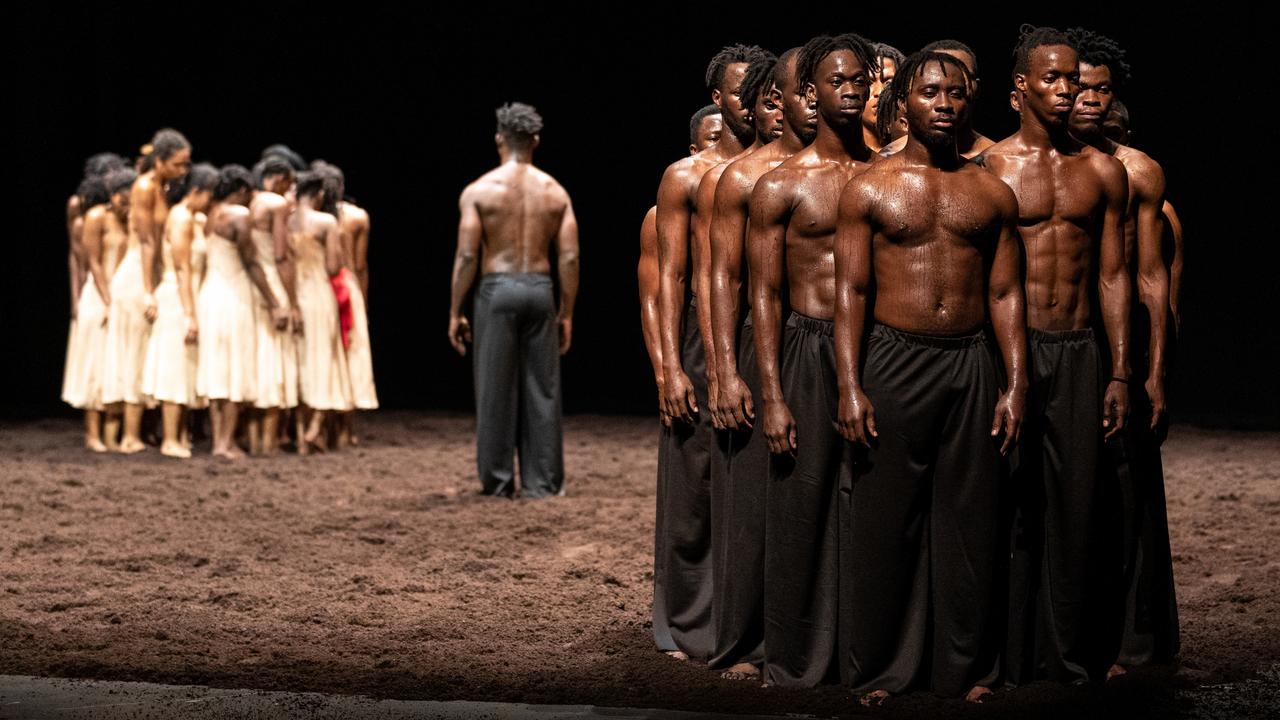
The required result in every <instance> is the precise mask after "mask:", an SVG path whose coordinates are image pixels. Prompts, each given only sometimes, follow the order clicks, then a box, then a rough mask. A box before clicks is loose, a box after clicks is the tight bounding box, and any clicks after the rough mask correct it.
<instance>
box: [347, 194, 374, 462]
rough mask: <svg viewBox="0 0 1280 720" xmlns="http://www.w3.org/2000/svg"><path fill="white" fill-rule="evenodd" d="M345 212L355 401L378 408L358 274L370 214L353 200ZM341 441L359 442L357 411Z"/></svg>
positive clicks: (363, 407) (363, 406) (360, 407)
mask: <svg viewBox="0 0 1280 720" xmlns="http://www.w3.org/2000/svg"><path fill="white" fill-rule="evenodd" d="M338 208H339V210H340V211H341V212H340V217H339V223H340V225H341V227H342V244H343V265H344V267H343V268H342V272H341V273H340V278H341V282H342V284H343V285H344V286H346V289H347V297H348V298H349V302H350V305H351V329H350V330H349V331H348V332H347V338H346V340H347V341H346V349H347V368H348V370H349V371H350V373H351V403H352V405H353V406H354V407H355V409H357V410H377V409H378V389H377V386H376V385H375V384H374V382H373V351H372V349H371V347H370V345H369V317H368V314H367V312H366V309H365V302H364V292H363V291H362V290H361V288H360V281H359V279H358V278H357V277H356V274H355V272H354V271H353V268H354V267H355V260H356V258H355V253H356V252H357V248H356V242H355V235H356V234H357V233H363V234H364V236H365V238H366V239H367V238H368V232H369V230H368V222H369V219H368V214H367V213H366V212H365V211H364V209H363V208H360V207H359V206H357V205H354V204H352V203H349V202H342V203H339V204H338ZM338 438H339V444H342V443H343V442H344V441H345V442H349V443H356V442H358V436H357V434H356V432H355V418H354V417H353V413H348V414H347V415H346V416H345V422H343V423H342V429H341V431H340V432H339V435H338Z"/></svg>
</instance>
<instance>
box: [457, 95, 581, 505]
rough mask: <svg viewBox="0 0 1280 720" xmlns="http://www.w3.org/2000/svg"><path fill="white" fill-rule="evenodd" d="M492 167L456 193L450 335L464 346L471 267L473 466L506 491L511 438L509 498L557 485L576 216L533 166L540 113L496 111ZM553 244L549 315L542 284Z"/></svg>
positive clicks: (553, 490) (490, 489) (494, 489)
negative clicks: (555, 281) (556, 291)
mask: <svg viewBox="0 0 1280 720" xmlns="http://www.w3.org/2000/svg"><path fill="white" fill-rule="evenodd" d="M497 115H498V133H497V135H496V136H495V138H494V139H495V141H496V142H497V145H498V156H499V157H500V158H501V159H502V164H501V165H499V166H498V167H497V168H496V169H494V170H490V171H489V172H487V173H485V174H484V175H482V176H481V177H480V178H479V179H478V180H476V181H475V182H473V183H471V184H470V185H468V186H467V187H466V189H465V190H463V191H462V198H461V199H460V201H459V205H460V210H461V213H462V219H461V221H460V222H459V223H458V251H457V254H456V255H455V257H454V263H453V298H452V303H451V305H450V307H449V342H450V343H451V344H452V345H453V347H454V349H455V350H457V351H458V353H459V354H461V355H465V354H466V352H467V348H466V344H467V343H468V342H471V341H472V327H471V322H470V321H469V320H468V319H467V318H466V317H465V316H464V315H463V314H462V305H463V301H464V300H465V299H466V296H467V293H468V292H469V291H470V290H471V285H472V283H473V281H474V280H475V277H476V267H477V262H478V263H479V264H480V267H481V278H480V283H479V287H478V288H477V289H476V297H475V307H474V316H475V340H474V341H475V346H476V357H475V384H476V466H477V469H478V470H479V472H480V482H481V484H482V486H483V492H484V493H485V494H486V495H499V496H507V497H510V496H512V495H514V494H515V492H516V484H515V473H514V472H513V468H512V455H513V454H514V453H515V452H516V438H517V436H518V437H519V441H520V444H519V455H520V494H521V495H522V496H524V497H548V496H551V495H559V494H561V493H562V492H563V490H562V487H561V486H562V484H563V482H564V457H563V450H564V449H563V442H562V438H561V431H560V355H562V354H564V353H565V352H567V351H568V350H569V343H570V341H571V339H572V337H573V303H574V300H575V299H576V297H577V294H578V221H577V220H576V219H575V218H574V215H573V204H572V203H571V202H570V201H569V194H568V193H567V192H565V189H564V188H563V187H561V186H560V183H558V182H556V180H555V179H554V178H552V177H551V176H550V175H548V174H546V173H545V172H543V171H541V170H539V169H538V168H536V167H534V166H533V150H534V148H536V147H537V146H538V140H539V138H538V133H539V132H540V131H541V130H542V117H541V116H539V115H538V112H537V111H536V110H534V109H533V108H532V107H530V106H529V105H525V104H523V103H508V104H506V105H503V106H502V107H500V108H498V111H497ZM552 243H554V244H555V250H556V258H557V261H558V268H557V270H558V273H559V281H560V307H559V310H558V311H557V309H556V303H555V298H554V296H553V291H552V283H551V259H550V249H551V245H552Z"/></svg>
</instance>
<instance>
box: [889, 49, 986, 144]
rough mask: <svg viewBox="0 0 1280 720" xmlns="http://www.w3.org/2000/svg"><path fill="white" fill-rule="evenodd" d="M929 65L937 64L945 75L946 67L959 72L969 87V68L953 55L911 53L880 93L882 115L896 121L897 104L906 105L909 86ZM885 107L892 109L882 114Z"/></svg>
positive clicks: (922, 52) (909, 91) (924, 51)
mask: <svg viewBox="0 0 1280 720" xmlns="http://www.w3.org/2000/svg"><path fill="white" fill-rule="evenodd" d="M929 63H937V64H938V66H939V67H940V68H941V69H942V71H943V72H944V73H945V72H946V71H947V70H946V67H944V66H946V65H950V66H951V67H953V68H955V69H956V70H958V71H960V77H962V78H964V84H965V87H966V88H967V87H968V86H969V81H970V76H969V68H968V67H966V66H965V64H964V61H962V60H961V59H960V58H958V57H956V56H954V55H948V54H947V53H942V52H934V51H931V50H920V51H917V52H914V53H911V55H909V56H908V57H907V58H906V59H905V60H903V61H902V64H901V65H900V66H898V74H897V75H894V76H893V80H892V81H890V83H889V86H888V87H886V88H885V89H884V90H882V91H881V92H880V105H879V106H878V107H879V108H880V110H881V113H882V114H890V115H893V120H897V119H898V118H897V116H898V103H904V104H905V103H906V101H907V96H908V95H910V94H911V86H912V85H914V84H915V80H916V78H917V77H919V76H920V74H921V73H923V72H924V69H925V67H926V66H927V65H928V64H929ZM886 107H891V108H893V110H892V111H890V112H889V113H883V111H884V109H885V108H886ZM880 122H881V121H880V117H879V116H877V117H876V131H877V132H880ZM884 128H885V130H892V129H893V124H892V121H890V123H889V124H887V125H885V126H884Z"/></svg>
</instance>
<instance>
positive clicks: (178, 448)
mask: <svg viewBox="0 0 1280 720" xmlns="http://www.w3.org/2000/svg"><path fill="white" fill-rule="evenodd" d="M160 454H161V455H164V456H166V457H172V458H182V459H183V460H185V459H187V458H189V457H191V451H190V450H188V449H187V448H185V447H183V445H182V443H179V442H172V443H164V444H162V445H161V446H160Z"/></svg>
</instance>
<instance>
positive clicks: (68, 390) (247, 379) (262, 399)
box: [62, 129, 377, 458]
mask: <svg viewBox="0 0 1280 720" xmlns="http://www.w3.org/2000/svg"><path fill="white" fill-rule="evenodd" d="M344 185H345V183H344V178H343V174H342V171H341V170H339V169H338V168H337V167H336V166H334V165H332V164H329V163H326V162H324V161H315V162H313V163H312V164H311V165H310V166H308V165H307V164H306V163H305V162H304V161H303V159H302V158H301V157H300V156H298V154H297V153H295V152H293V151H292V150H290V149H289V148H288V147H286V146H283V145H273V146H271V147H269V148H267V149H266V150H264V151H263V153H262V158H261V160H260V161H259V162H258V163H257V164H256V165H255V166H254V167H253V169H252V171H250V170H249V169H247V168H245V167H243V166H240V165H227V166H224V167H222V168H221V169H219V168H215V167H214V166H212V165H208V164H203V163H201V164H196V165H192V164H191V144H190V143H189V142H188V141H187V139H186V138H185V137H184V136H183V135H182V134H181V133H179V132H177V131H175V130H171V129H165V130H160V131H159V132H157V133H156V134H155V137H154V138H153V139H152V141H151V142H150V143H149V144H148V145H146V146H144V147H143V152H142V154H141V156H140V157H139V158H138V159H137V161H136V162H135V163H134V166H133V167H129V166H128V165H127V164H126V162H125V161H124V159H123V158H121V157H120V156H118V155H115V154H112V153H103V154H100V155H95V156H93V157H91V158H90V159H89V161H88V162H87V163H86V166H85V176H84V179H83V180H82V182H81V185H80V187H79V189H78V190H77V192H76V194H75V195H73V196H72V197H71V198H70V199H69V200H68V202H67V231H68V234H69V236H70V240H71V250H70V255H69V258H68V263H69V270H70V275H71V307H72V317H71V332H70V335H69V340H68V344H67V361H66V370H65V373H64V377H63V389H62V397H63V400H65V401H66V402H67V403H69V404H71V405H72V406H73V407H76V408H79V409H82V410H84V413H85V439H84V442H85V446H86V447H87V448H89V449H90V450H94V451H96V452H104V451H107V450H112V451H116V452H121V453H135V452H139V451H141V450H143V449H145V447H146V445H145V444H144V442H143V432H142V427H143V415H144V409H146V408H148V407H156V406H159V407H160V408H161V413H160V415H161V420H162V423H161V426H162V432H161V435H162V440H161V443H160V452H161V453H163V454H165V455H168V456H171V457H179V458H186V457H190V456H191V439H190V433H189V432H188V430H189V428H190V427H191V425H192V423H191V422H190V414H189V413H188V410H191V409H196V408H208V409H209V418H210V425H211V428H212V440H213V454H214V455H217V456H222V457H227V458H237V457H241V456H242V455H243V451H242V449H241V445H243V446H244V447H246V448H247V449H248V450H249V451H250V452H251V453H253V454H273V453H275V452H277V451H278V449H279V447H280V443H281V441H282V438H283V439H285V440H287V439H288V437H289V430H290V429H291V427H290V426H291V425H294V426H295V428H296V435H295V436H294V442H295V443H296V447H297V449H298V452H299V453H308V452H312V451H316V450H324V449H327V448H328V447H329V446H330V443H334V444H338V445H341V444H345V443H349V442H354V441H355V437H354V434H353V432H352V419H353V418H352V414H353V411H354V410H355V409H372V408H376V407H377V392H376V389H375V387H374V383H373V369H372V360H371V356H370V350H369V335H368V323H367V318H366V315H365V307H364V297H365V295H366V293H367V291H368V279H369V278H368V273H367V270H366V262H365V258H366V256H367V247H368V238H369V215H368V213H367V212H365V211H364V210H363V209H361V208H360V207H358V206H357V205H355V204H354V203H353V202H349V201H347V200H346V199H344V192H345V187H344ZM290 413H292V414H293V416H294V417H295V418H296V424H294V423H290V422H289V421H288V417H289V414H290ZM104 416H105V419H104ZM242 418H243V419H245V420H246V422H244V423H241V422H239V421H240V420H241V419H242Z"/></svg>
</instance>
